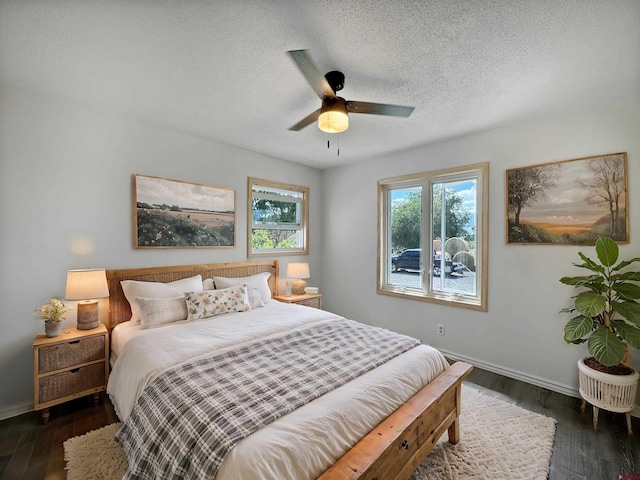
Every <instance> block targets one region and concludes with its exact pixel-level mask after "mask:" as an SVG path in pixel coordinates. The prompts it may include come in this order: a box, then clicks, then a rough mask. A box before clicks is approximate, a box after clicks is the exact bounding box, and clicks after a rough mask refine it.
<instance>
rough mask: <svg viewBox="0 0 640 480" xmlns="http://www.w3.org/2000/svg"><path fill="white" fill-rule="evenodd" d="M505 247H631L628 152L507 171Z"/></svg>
mask: <svg viewBox="0 0 640 480" xmlns="http://www.w3.org/2000/svg"><path fill="white" fill-rule="evenodd" d="M506 183H507V186H506V187H507V188H506V191H507V243H520V244H566V245H594V244H595V241H596V240H597V239H598V237H600V236H605V237H611V238H612V239H613V240H615V241H616V242H618V243H629V210H628V206H629V202H628V180H627V154H626V152H623V153H612V154H608V155H599V156H595V157H585V158H576V159H573V160H564V161H560V162H553V163H544V164H540V165H533V166H530V167H522V168H514V169H510V170H507V174H506Z"/></svg>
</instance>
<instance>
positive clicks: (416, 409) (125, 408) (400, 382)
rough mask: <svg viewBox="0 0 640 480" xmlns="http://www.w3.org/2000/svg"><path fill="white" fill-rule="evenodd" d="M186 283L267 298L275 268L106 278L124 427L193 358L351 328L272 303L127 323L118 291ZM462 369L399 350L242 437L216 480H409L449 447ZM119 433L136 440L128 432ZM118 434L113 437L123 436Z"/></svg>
mask: <svg viewBox="0 0 640 480" xmlns="http://www.w3.org/2000/svg"><path fill="white" fill-rule="evenodd" d="M194 275H200V276H201V278H202V279H210V278H214V277H223V278H228V279H235V278H238V277H242V278H247V277H254V276H259V275H264V276H265V277H268V278H267V280H266V282H267V283H266V285H267V288H268V290H269V292H268V294H273V295H276V294H277V290H278V262H277V261H271V260H269V261H256V262H242V263H225V264H204V265H188V266H170V267H153V268H137V269H124V270H109V271H107V280H108V284H109V292H110V297H109V318H108V322H109V325H108V326H109V329H110V330H111V331H112V342H111V343H112V345H113V347H114V349H113V351H112V356H113V360H114V361H112V366H113V371H112V375H111V376H110V379H109V387H108V392H109V395H110V396H111V398H112V401H113V402H114V406H115V407H116V411H117V412H118V415H119V417H120V418H121V419H123V420H125V425H127V424H128V423H131V421H132V418H133V419H134V420H135V418H134V417H136V413H137V412H136V409H135V408H134V407H135V405H137V403H140V398H139V397H140V396H141V392H143V391H145V393H146V391H147V390H149V389H148V388H147V387H148V386H149V384H151V383H152V382H158V381H160V380H162V379H164V376H165V375H167V371H168V370H170V369H171V368H173V367H172V366H173V365H182V364H183V363H189V362H190V361H191V358H192V357H193V358H196V357H197V358H200V356H201V355H202V354H203V352H204V350H205V349H206V348H210V347H207V345H208V344H209V343H213V344H215V346H216V348H217V349H219V350H220V351H221V352H224V351H226V350H227V349H228V348H229V349H230V345H231V343H234V344H235V343H236V342H238V340H237V338H241V342H238V343H240V344H242V345H247V344H250V345H252V347H251V348H250V349H249V351H252V350H254V349H255V348H254V347H253V345H254V344H255V345H257V343H252V342H257V341H258V340H261V339H262V338H269V339H270V338H272V337H273V338H280V336H285V334H286V335H294V334H297V333H298V331H299V330H301V329H306V330H305V331H307V330H311V329H314V328H315V329H320V328H329V327H328V326H329V325H331V326H332V327H333V326H336V325H339V324H340V325H341V324H342V323H345V322H351V321H350V320H345V319H342V317H339V316H336V315H334V314H332V313H329V312H324V311H321V310H317V309H313V308H310V307H303V306H297V305H288V304H284V303H279V302H276V301H275V300H270V301H266V302H264V303H263V305H262V306H260V308H253V309H251V310H250V311H247V312H245V313H228V314H225V315H220V316H216V317H213V319H206V318H205V319H202V320H197V321H193V322H176V323H175V324H171V325H166V326H162V327H158V328H148V329H140V328H136V327H135V326H134V325H133V324H132V322H130V321H129V320H130V319H131V316H132V312H131V308H130V304H129V301H128V300H127V298H126V296H125V293H124V291H123V288H122V283H121V282H122V281H127V280H129V281H137V282H160V283H168V282H176V281H178V282H180V281H183V279H185V280H186V279H188V278H191V277H193V276H194ZM203 288H204V287H203ZM294 319H295V320H294ZM294 321H295V323H292V322H294ZM216 322H217V323H216ZM223 323H224V325H225V326H224V328H225V330H224V332H223V330H222V328H221V327H220V325H222V324H223ZM353 323H354V324H355V323H357V322H353ZM360 325H361V324H360ZM227 329H228V330H227ZM187 331H188V333H187ZM141 332H142V333H141ZM291 332H293V333H291ZM207 335H212V337H211V338H212V339H210V337H208V336H207ZM238 335H240V337H237V336H238ZM165 337H168V338H169V340H167V339H165ZM205 339H206V340H205ZM274 341H276V340H274ZM191 342H193V343H191ZM145 345H146V347H145ZM181 345H189V348H188V349H185V348H183V346H181ZM145 349H146V350H145ZM151 350H153V353H151V352H150V351H151ZM185 350H189V354H188V355H187V353H185ZM234 352H235V350H234ZM187 359H189V360H188V361H187ZM471 368H472V367H471V366H470V365H468V364H465V363H462V362H457V363H455V364H453V365H451V366H449V365H448V363H446V361H445V360H444V357H442V356H441V354H439V352H437V351H435V350H434V349H431V347H428V346H427V345H422V344H421V345H418V346H415V347H410V348H409V347H407V350H406V351H403V352H402V353H401V354H399V355H397V356H395V357H393V358H391V359H390V360H389V361H385V362H384V363H383V364H381V365H377V366H376V367H375V368H372V369H371V370H369V371H366V372H365V373H364V374H363V375H361V376H359V377H358V378H355V379H353V380H351V381H349V382H347V383H345V384H344V385H341V386H339V387H338V388H336V389H335V390H331V391H329V392H327V393H325V394H324V395H322V396H320V397H319V398H315V399H313V400H312V401H310V402H309V403H306V404H304V405H301V406H300V408H297V409H296V410H295V411H292V412H290V413H288V414H286V415H284V416H283V417H282V418H278V419H277V420H275V421H273V422H272V423H270V424H268V425H266V426H264V427H263V428H260V429H259V430H257V431H256V432H253V433H252V434H250V435H248V436H247V437H246V438H244V439H243V440H241V441H240V443H238V444H237V445H236V446H235V447H234V448H233V449H231V450H230V451H229V452H228V454H227V455H226V457H225V459H224V461H223V462H222V464H221V465H220V466H219V469H218V470H217V476H216V478H219V479H220V480H235V479H239V478H256V479H260V478H263V479H267V478H321V479H323V480H330V479H374V478H377V479H406V478H409V477H410V475H411V473H412V472H413V471H414V470H415V468H416V467H417V466H418V465H419V464H420V462H421V461H422V460H423V458H424V457H425V456H426V455H427V453H428V452H429V451H430V450H431V448H432V446H433V445H434V443H435V442H436V441H437V440H438V439H439V438H440V436H442V434H443V433H444V432H445V431H448V435H449V441H450V442H451V443H454V444H455V443H457V442H458V440H459V426H458V417H459V415H460V411H461V403H460V402H461V382H462V379H463V378H464V377H465V376H466V375H467V374H468V373H469V372H470V371H471ZM413 370H415V371H413ZM145 389H146V390H145ZM363 392H364V394H363ZM136 402H137V403H136ZM131 428H132V429H134V428H136V427H131ZM123 431H125V428H124V427H123ZM127 432H128V433H131V432H133V433H132V434H131V435H130V436H131V437H135V436H136V435H135V434H136V432H135V431H134V430H128V431H127ZM127 432H125V433H121V435H123V436H127V435H128V433H127ZM127 438H128V436H127Z"/></svg>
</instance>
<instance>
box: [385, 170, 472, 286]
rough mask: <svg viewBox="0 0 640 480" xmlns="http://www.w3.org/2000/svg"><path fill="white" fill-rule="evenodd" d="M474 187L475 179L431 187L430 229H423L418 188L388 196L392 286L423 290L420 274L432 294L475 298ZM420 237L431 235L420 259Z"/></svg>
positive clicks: (390, 192) (390, 277)
mask: <svg viewBox="0 0 640 480" xmlns="http://www.w3.org/2000/svg"><path fill="white" fill-rule="evenodd" d="M476 184H477V181H476V180H475V179H472V180H462V181H452V182H446V183H434V184H431V185H430V192H431V201H430V202H428V204H430V205H431V215H430V217H431V226H430V228H429V229H425V228H423V227H424V225H423V215H422V208H423V207H422V205H423V199H422V191H423V187H422V186H416V187H407V188H397V189H391V190H389V194H390V203H391V219H390V223H391V242H390V245H391V255H390V261H391V267H390V268H389V270H388V272H389V273H388V275H389V278H388V283H389V284H390V285H394V286H398V287H404V288H409V289H411V288H413V289H422V284H423V280H422V275H423V272H424V273H425V274H426V275H427V278H426V279H425V280H426V283H427V288H428V289H429V291H430V292H432V293H435V294H438V293H443V294H452V295H455V294H458V295H472V296H475V295H476V268H475V267H476V266H475V258H476V254H475V247H476V241H475V218H476V215H475V213H476V198H477V185H476ZM443 200H444V201H443ZM443 207H444V208H443ZM443 229H444V232H445V236H444V241H443V236H442V234H441V232H442V231H443ZM424 231H427V232H429V234H430V237H431V238H430V239H429V240H428V241H427V242H425V244H426V245H428V246H430V247H431V248H430V255H429V256H426V257H425V258H424V259H423V258H422V246H423V242H422V238H421V237H422V232H424ZM443 243H444V249H443ZM443 252H444V253H443ZM443 272H444V274H443Z"/></svg>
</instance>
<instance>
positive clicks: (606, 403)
mask: <svg viewBox="0 0 640 480" xmlns="http://www.w3.org/2000/svg"><path fill="white" fill-rule="evenodd" d="M578 376H579V381H580V396H581V397H582V411H583V412H584V409H585V407H586V404H587V402H589V403H590V404H591V405H593V429H594V430H597V429H598V412H599V409H600V408H603V409H605V410H607V411H609V412H616V413H624V414H626V417H627V430H628V432H629V435H633V431H632V430H631V410H633V407H634V403H635V400H636V390H637V388H638V380H639V379H640V375H639V374H638V372H633V373H632V374H630V375H610V374H608V373H603V372H598V371H597V370H594V369H592V368H589V367H587V366H586V365H585V363H584V361H583V359H580V360H579V361H578Z"/></svg>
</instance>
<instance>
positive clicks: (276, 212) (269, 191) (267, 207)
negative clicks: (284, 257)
mask: <svg viewBox="0 0 640 480" xmlns="http://www.w3.org/2000/svg"><path fill="white" fill-rule="evenodd" d="M249 184H250V189H251V190H250V191H251V203H250V217H249V218H250V224H249V232H250V248H251V253H252V254H254V255H255V254H277V253H285V252H286V253H305V252H306V221H305V216H306V211H307V205H306V202H307V197H308V189H307V188H306V187H295V186H288V185H284V184H278V185H275V184H270V182H268V181H266V180H257V179H249ZM274 185H275V186H274Z"/></svg>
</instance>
